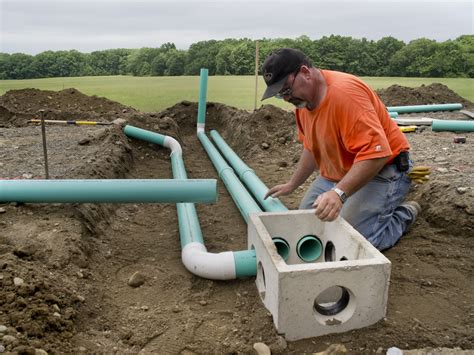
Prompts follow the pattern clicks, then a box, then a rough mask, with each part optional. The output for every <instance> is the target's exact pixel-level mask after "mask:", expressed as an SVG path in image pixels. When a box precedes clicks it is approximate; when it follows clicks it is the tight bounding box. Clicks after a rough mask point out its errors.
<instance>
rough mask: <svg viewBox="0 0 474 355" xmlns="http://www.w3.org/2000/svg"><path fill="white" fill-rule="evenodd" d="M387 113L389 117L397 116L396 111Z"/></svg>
mask: <svg viewBox="0 0 474 355" xmlns="http://www.w3.org/2000/svg"><path fill="white" fill-rule="evenodd" d="M388 115H389V116H390V117H391V118H397V117H398V112H394V111H393V112H389V113H388Z"/></svg>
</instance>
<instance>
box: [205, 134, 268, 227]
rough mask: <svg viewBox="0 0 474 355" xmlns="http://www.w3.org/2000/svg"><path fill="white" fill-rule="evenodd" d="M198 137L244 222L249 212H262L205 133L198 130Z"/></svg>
mask: <svg viewBox="0 0 474 355" xmlns="http://www.w3.org/2000/svg"><path fill="white" fill-rule="evenodd" d="M198 138H199V140H200V141H201V144H202V145H203V147H204V149H205V150H206V152H207V155H208V156H209V159H211V161H212V163H213V165H214V168H215V169H216V171H217V173H218V174H219V177H220V178H221V179H222V181H223V182H224V184H225V186H226V188H227V190H228V191H229V193H230V195H231V197H232V199H233V200H234V203H235V204H236V206H237V208H238V209H239V211H240V214H241V215H242V217H243V218H244V219H245V222H246V223H248V222H249V215H250V214H251V213H256V212H262V209H261V208H260V207H259V206H258V204H257V203H256V202H255V200H254V199H253V198H252V196H251V195H250V194H249V192H248V191H247V190H246V188H245V187H244V185H242V183H241V182H240V180H239V178H238V177H237V176H236V175H235V173H234V171H233V170H232V168H231V167H230V166H229V165H228V164H227V163H226V162H225V160H224V158H222V156H221V155H220V154H219V152H218V151H217V149H216V148H215V147H214V145H213V144H212V143H211V141H210V140H209V138H207V136H206V134H205V133H204V132H199V133H198Z"/></svg>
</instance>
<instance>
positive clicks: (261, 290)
mask: <svg viewBox="0 0 474 355" xmlns="http://www.w3.org/2000/svg"><path fill="white" fill-rule="evenodd" d="M255 283H256V284H257V290H258V294H259V295H260V297H261V298H262V300H264V299H265V291H266V285H265V270H264V269H263V265H262V262H261V261H259V262H258V265H257V279H256V280H255Z"/></svg>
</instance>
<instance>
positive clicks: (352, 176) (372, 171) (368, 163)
mask: <svg viewBox="0 0 474 355" xmlns="http://www.w3.org/2000/svg"><path fill="white" fill-rule="evenodd" d="M388 159H389V157H386V158H377V159H368V160H362V161H359V162H357V163H355V164H354V165H352V167H351V169H350V170H349V171H348V172H347V174H346V175H345V176H344V177H343V178H342V180H341V181H339V182H338V183H337V184H336V186H337V187H338V188H340V189H341V190H342V191H344V192H345V193H346V195H347V196H350V195H352V194H354V193H355V192H356V191H357V190H359V189H360V188H361V187H362V186H364V185H365V184H367V183H368V182H369V181H370V180H372V178H373V177H374V176H375V175H377V174H378V173H379V171H380V170H382V168H383V167H384V166H385V163H386V162H387V160H388Z"/></svg>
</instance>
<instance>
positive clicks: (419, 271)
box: [0, 84, 474, 354]
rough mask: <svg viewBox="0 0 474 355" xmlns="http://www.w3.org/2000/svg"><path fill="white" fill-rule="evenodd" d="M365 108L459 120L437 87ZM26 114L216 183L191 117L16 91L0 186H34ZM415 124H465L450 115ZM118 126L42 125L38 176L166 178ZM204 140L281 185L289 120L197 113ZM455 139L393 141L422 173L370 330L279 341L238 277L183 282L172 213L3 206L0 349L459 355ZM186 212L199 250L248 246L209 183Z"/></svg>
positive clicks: (227, 111)
mask: <svg viewBox="0 0 474 355" xmlns="http://www.w3.org/2000/svg"><path fill="white" fill-rule="evenodd" d="M389 93H392V94H389ZM380 94H381V96H382V98H383V99H384V101H385V103H386V104H387V105H401V104H429V103H450V102H463V103H464V104H466V105H468V107H472V103H469V102H466V101H462V99H460V98H459V97H457V98H456V97H455V96H456V94H454V93H453V92H452V91H451V90H449V89H448V88H447V87H445V86H443V85H440V84H433V85H430V86H426V87H421V88H416V89H409V88H402V87H391V88H389V89H387V90H385V91H381V92H380ZM390 95H393V97H392V96H390ZM39 109H45V110H46V112H47V115H48V116H47V118H51V119H71V117H74V119H94V120H98V119H100V120H106V121H110V122H112V121H114V120H116V119H117V118H121V119H123V120H125V121H126V122H127V124H131V125H135V126H138V127H141V128H145V129H149V130H152V131H156V132H160V133H162V134H167V135H171V136H173V137H175V138H177V139H178V140H179V141H180V143H181V144H182V148H183V156H184V159H185V165H186V170H187V173H188V177H189V178H218V177H217V176H216V172H215V170H214V168H213V166H212V164H211V163H210V161H209V159H208V158H207V156H206V153H205V152H204V150H203V148H202V147H201V145H200V143H199V141H198V140H197V138H196V133H195V132H196V117H197V104H196V103H192V102H181V103H179V104H177V105H175V106H173V107H171V108H168V109H166V110H165V111H163V112H159V113H141V112H138V111H136V110H134V109H133V108H130V107H126V106H123V105H121V104H119V103H116V102H112V101H109V100H107V99H103V98H97V97H88V96H86V95H83V94H82V93H80V92H78V91H77V90H74V89H67V90H63V91H60V92H52V91H40V90H32V89H27V90H18V91H10V92H8V93H7V94H5V95H3V96H1V97H0V127H3V128H0V179H13V178H16V179H25V178H42V176H43V174H44V167H43V160H42V145H41V132H40V127H39V126H35V125H30V124H28V123H27V121H28V120H29V119H31V118H33V117H35V116H36V114H37V111H38V110H39ZM424 116H425V117H426V116H429V117H435V116H436V118H441V119H443V118H446V119H461V118H462V119H467V118H466V117H464V116H463V115H462V114H460V113H458V112H448V113H436V114H431V113H427V114H424ZM122 126H123V121H115V123H114V124H112V125H110V126H94V127H90V126H61V125H48V126H47V139H48V150H49V170H50V174H51V176H52V178H171V166H170V159H169V151H168V150H167V149H164V148H162V147H158V146H156V145H152V144H148V143H144V142H138V141H136V140H131V139H128V138H127V137H125V136H124V135H123V133H122ZM206 128H207V130H210V129H217V130H218V131H219V133H221V135H222V136H223V137H224V138H225V139H226V141H227V142H228V143H229V145H230V146H232V147H233V148H234V150H235V151H236V152H237V153H239V154H240V156H241V157H242V158H243V159H244V160H245V161H246V163H247V164H248V165H250V166H251V167H252V168H253V169H254V170H255V171H256V173H257V174H258V175H259V176H260V177H261V178H262V180H263V181H264V182H265V183H266V184H267V185H268V186H273V185H274V184H278V183H282V182H285V181H286V180H287V179H288V178H289V177H290V176H291V174H292V172H293V170H294V168H295V166H296V164H297V161H298V157H299V154H300V150H301V145H300V144H299V143H298V142H297V141H296V135H295V123H294V118H293V114H292V113H290V112H286V111H283V110H280V109H278V108H275V107H273V106H263V107H262V108H260V109H259V110H258V111H256V112H253V113H249V112H247V111H244V110H239V109H236V108H233V107H229V106H225V105H222V104H218V103H209V104H208V107H207V118H206ZM455 135H456V134H455V133H452V132H432V131H431V129H429V128H427V129H424V130H420V131H418V132H417V133H411V134H408V138H409V140H410V143H411V145H412V156H413V158H414V160H415V165H428V166H430V167H431V170H432V174H431V175H430V180H429V182H428V183H426V184H423V185H417V184H413V185H412V191H411V192H410V198H413V199H416V200H418V201H419V202H420V203H421V205H422V207H423V211H422V213H421V216H420V218H419V219H418V220H417V222H416V223H415V226H414V227H413V228H412V230H411V231H410V232H409V233H408V234H407V236H405V237H404V238H403V239H402V240H401V242H400V243H399V244H398V245H396V246H395V247H394V248H392V249H391V250H389V251H387V252H385V255H386V256H387V257H388V258H389V259H390V260H391V262H392V275H391V286H390V291H389V292H390V293H389V304H388V312H387V317H386V318H385V319H384V320H382V321H380V322H379V323H377V324H375V325H373V326H371V327H369V328H365V329H360V330H354V331H351V332H348V333H344V334H336V335H329V336H323V337H318V338H312V339H306V340H301V341H295V342H288V343H287V342H285V341H284V340H283V338H282V337H280V336H279V335H278V334H277V333H276V331H275V329H274V326H273V322H272V319H271V316H270V314H269V313H268V312H267V311H266V309H265V308H264V306H263V304H262V302H261V301H260V298H259V295H258V292H257V291H256V287H255V283H254V279H253V278H249V279H239V280H235V281H226V282H224V281H210V280H204V279H201V278H198V277H196V276H194V275H192V274H190V273H189V272H188V271H187V270H186V269H185V268H184V266H183V265H182V263H181V248H180V241H179V232H178V223H177V216H176V208H175V206H174V205H172V204H140V203H139V204H101V205H99V204H16V203H10V204H0V285H1V287H0V326H1V325H4V326H5V327H6V328H7V330H6V331H5V332H3V334H2V333H0V344H1V345H2V346H3V347H5V348H6V351H14V352H17V353H24V354H27V353H34V349H43V350H45V351H47V352H48V353H83V354H89V353H101V354H102V353H104V354H108V353H118V354H123V353H128V354H132V353H141V354H148V353H181V354H193V353H198V354H211V353H212V354H221V353H252V351H253V350H252V345H253V344H254V343H256V342H264V343H266V344H268V345H269V346H270V348H271V349H272V351H273V353H275V354H276V353H285V354H300V353H312V352H317V351H321V350H323V349H326V348H327V347H328V346H329V345H330V344H332V343H342V344H344V345H345V346H346V348H347V349H348V350H349V351H350V352H352V353H365V352H371V353H375V352H377V351H378V352H381V351H383V350H386V349H387V348H389V347H392V346H397V347H399V348H404V349H416V348H425V347H434V348H437V347H445V348H455V347H459V348H462V349H473V348H474V337H473V334H474V332H473V329H472V327H473V323H474V322H473V316H474V309H473V305H474V297H473V294H474V286H473V285H474V282H473V277H472V275H473V266H474V263H473V261H472V250H473V247H474V223H473V222H474V161H473V159H472V156H473V153H474V135H473V134H472V133H464V134H462V135H463V136H465V137H466V143H465V144H456V143H453V137H454V136H455ZM308 183H309V182H308ZM306 185H307V184H305V186H306ZM303 193H304V187H301V188H299V189H298V190H297V191H296V192H295V193H294V194H293V195H290V196H288V197H284V198H283V199H282V200H283V202H284V203H285V204H286V205H287V206H288V207H289V208H290V209H295V208H297V206H298V203H299V200H300V199H301V197H302V195H303ZM197 211H198V215H199V220H200V224H201V228H202V232H203V236H204V239H205V241H206V246H207V248H208V250H209V251H211V252H220V251H226V250H242V249H245V248H246V247H247V245H246V239H247V238H246V234H247V227H246V224H245V222H244V220H243V219H242V217H241V216H240V214H239V212H238V209H237V208H236V207H235V205H234V204H233V203H232V200H231V198H230V196H229V195H228V193H227V191H226V190H225V187H224V185H223V184H222V182H219V200H218V202H217V203H216V204H214V205H197ZM137 271H138V272H140V273H142V274H143V275H144V276H145V282H144V284H143V285H142V286H140V287H138V288H132V287H130V286H129V285H128V284H127V282H128V280H129V278H130V276H131V275H132V274H134V273H135V272H137ZM15 278H17V279H15ZM19 279H21V280H22V281H23V284H21V280H19ZM15 281H16V283H15ZM4 335H10V337H6V338H5V337H4Z"/></svg>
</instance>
